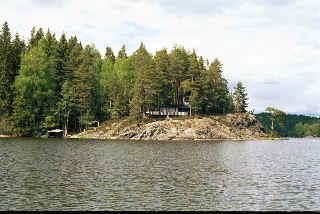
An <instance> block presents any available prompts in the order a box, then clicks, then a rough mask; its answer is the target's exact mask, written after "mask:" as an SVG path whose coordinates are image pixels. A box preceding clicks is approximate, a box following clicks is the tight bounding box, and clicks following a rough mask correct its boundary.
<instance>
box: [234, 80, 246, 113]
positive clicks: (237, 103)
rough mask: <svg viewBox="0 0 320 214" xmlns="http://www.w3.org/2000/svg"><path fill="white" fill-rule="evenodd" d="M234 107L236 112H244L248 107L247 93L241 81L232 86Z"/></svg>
mask: <svg viewBox="0 0 320 214" xmlns="http://www.w3.org/2000/svg"><path fill="white" fill-rule="evenodd" d="M234 90H235V91H234V107H235V112H237V113H246V112H247V110H246V108H247V107H248V94H247V92H246V88H245V87H244V86H243V84H242V82H238V83H237V85H236V87H235V88H234Z"/></svg>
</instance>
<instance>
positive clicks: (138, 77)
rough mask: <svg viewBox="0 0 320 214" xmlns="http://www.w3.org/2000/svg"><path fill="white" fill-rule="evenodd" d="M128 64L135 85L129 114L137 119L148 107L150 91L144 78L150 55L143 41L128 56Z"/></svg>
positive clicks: (150, 66)
mask: <svg viewBox="0 0 320 214" xmlns="http://www.w3.org/2000/svg"><path fill="white" fill-rule="evenodd" d="M130 65H131V66H132V68H133V70H134V76H135V85H134V88H133V98H132V100H131V102H130V107H131V109H130V115H131V116H132V117H133V118H134V119H136V120H139V119H141V118H142V113H143V112H144V111H146V110H147V108H148V107H150V104H151V96H152V94H151V92H150V91H147V89H146V87H148V86H147V85H146V82H147V81H148V80H146V78H148V76H147V74H149V73H150V70H151V69H152V66H153V64H152V56H151V55H150V54H149V53H148V51H147V50H146V48H145V46H144V44H143V43H141V45H140V47H139V49H138V50H136V51H135V52H134V53H133V55H132V56H131V58H130Z"/></svg>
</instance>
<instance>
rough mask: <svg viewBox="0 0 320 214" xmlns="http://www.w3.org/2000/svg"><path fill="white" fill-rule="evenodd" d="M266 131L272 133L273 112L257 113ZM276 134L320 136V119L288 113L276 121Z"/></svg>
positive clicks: (285, 135) (284, 135) (282, 135)
mask: <svg viewBox="0 0 320 214" xmlns="http://www.w3.org/2000/svg"><path fill="white" fill-rule="evenodd" d="M256 116H257V118H258V119H259V120H260V121H261V122H262V124H263V125H264V127H265V129H266V131H267V132H268V133H271V114H270V113H265V112H264V113H260V114H256ZM274 125H275V128H274V129H275V131H276V134H277V135H278V136H280V137H307V136H313V137H320V119H319V118H316V117H309V116H304V115H295V114H286V115H283V116H281V119H280V120H277V121H276V122H275V124H274Z"/></svg>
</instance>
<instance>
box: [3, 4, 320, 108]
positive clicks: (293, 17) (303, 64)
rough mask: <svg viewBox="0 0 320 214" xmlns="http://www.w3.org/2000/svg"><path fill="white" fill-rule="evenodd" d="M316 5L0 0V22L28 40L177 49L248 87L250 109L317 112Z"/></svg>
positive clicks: (319, 33)
mask: <svg viewBox="0 0 320 214" xmlns="http://www.w3.org/2000/svg"><path fill="white" fill-rule="evenodd" d="M319 6H320V2H319V1H317V0H306V1H292V0H282V1H275V0H260V1H254V0H248V1H244V0H239V1H236V2H235V1H229V0H223V1H222V0H202V1H200V0H197V1H195V0H190V1H182V0H181V1H168V0H149V1H148V0H139V1H135V0H108V1H98V0H91V1H84V0H65V1H62V0H54V1H43V0H41V1H40V0H19V1H18V0H10V1H9V0H3V2H2V4H1V8H0V14H1V15H0V22H2V23H3V22H4V21H5V20H7V21H8V22H9V25H10V27H11V29H12V31H13V32H16V31H17V32H19V33H21V34H22V35H23V36H24V38H29V34H30V30H31V28H32V27H33V26H36V27H43V28H44V29H47V28H50V30H51V31H53V32H56V33H57V36H59V35H60V34H61V33H62V32H66V33H67V35H69V36H71V35H77V36H78V38H79V39H80V40H81V41H82V42H83V43H84V44H90V43H95V44H96V46H97V48H98V49H99V50H100V51H101V53H102V54H104V50H105V47H106V45H111V46H112V47H113V48H114V50H115V51H117V50H118V49H119V48H120V47H121V45H122V44H126V45H127V46H128V48H129V52H132V51H133V50H135V49H136V48H137V47H138V45H139V43H140V42H141V41H143V42H145V43H146V46H147V48H148V49H149V50H150V51H152V52H154V51H155V50H159V49H161V48H163V47H168V48H171V47H172V46H173V45H174V44H181V45H183V46H185V47H186V48H188V49H192V48H195V49H196V50H197V52H198V54H200V55H203V56H204V57H206V58H208V59H209V60H213V59H214V58H215V57H218V58H219V59H220V60H221V61H222V63H223V64H224V70H225V77H226V78H227V79H228V80H229V81H230V82H231V84H234V83H235V82H236V81H238V80H240V81H243V82H244V83H245V85H246V86H247V88H248V92H249V96H250V97H249V98H250V108H251V109H253V108H254V109H256V111H263V110H264V109H265V107H267V106H274V107H278V108H280V109H283V110H285V111H289V112H315V111H316V112H319V110H318V109H320V104H317V102H315V101H316V100H317V99H319V98H320V91H319V89H318V85H319V81H318V80H319V75H318V74H317V69H318V68H319V66H320V61H319V60H317V59H318V56H319V55H320V51H319V50H320V41H319V38H320V31H319V30H318V29H320V28H319V25H320V24H319V23H320V22H319V21H320V15H319V13H318V10H319Z"/></svg>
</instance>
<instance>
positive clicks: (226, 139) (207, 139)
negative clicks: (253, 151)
mask: <svg viewBox="0 0 320 214" xmlns="http://www.w3.org/2000/svg"><path fill="white" fill-rule="evenodd" d="M64 139H79V140H126V141H155V142H168V141H170V142H176V141H184V142H185V141H194V142H200V141H261V140H289V138H288V137H261V138H255V139H253V138H247V139H238V138H193V139H191V138H190V139H187V138H173V139H162V140H161V139H148V138H147V139H130V138H118V137H111V138H99V137H90V136H85V135H84V136H80V137H74V136H70V137H65V138H64Z"/></svg>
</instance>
